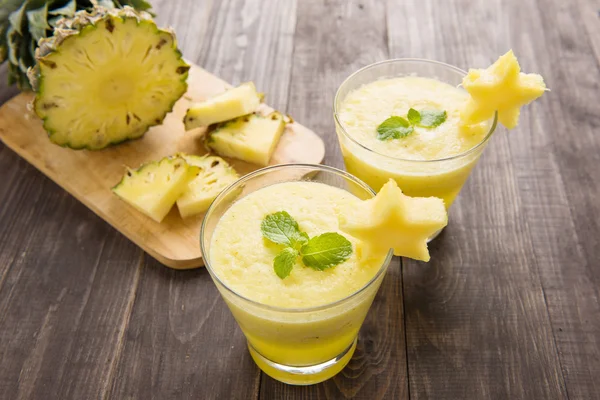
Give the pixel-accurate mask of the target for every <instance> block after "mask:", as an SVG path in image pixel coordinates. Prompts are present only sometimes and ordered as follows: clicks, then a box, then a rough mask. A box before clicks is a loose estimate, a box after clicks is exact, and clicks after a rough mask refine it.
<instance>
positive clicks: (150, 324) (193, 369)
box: [106, 257, 259, 399]
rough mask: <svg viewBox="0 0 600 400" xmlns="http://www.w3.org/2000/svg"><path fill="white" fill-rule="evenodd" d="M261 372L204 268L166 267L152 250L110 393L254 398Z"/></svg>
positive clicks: (146, 396)
mask: <svg viewBox="0 0 600 400" xmlns="http://www.w3.org/2000/svg"><path fill="white" fill-rule="evenodd" d="M258 379H259V373H258V370H257V368H256V367H255V366H254V364H253V361H252V359H251V357H250V354H249V353H248V350H247V349H246V344H245V340H244V338H243V334H242V333H241V331H240V330H239V328H238V327H237V325H236V323H235V321H234V319H233V317H232V316H231V313H230V312H229V310H228V309H227V306H226V305H225V304H224V303H223V301H222V299H221V297H220V295H219V293H218V291H217V289H216V287H215V286H214V284H213V283H212V281H211V278H210V276H209V274H208V272H207V271H206V270H205V269H199V270H194V271H185V272H184V271H171V270H169V269H167V268H164V267H163V266H162V265H160V264H159V263H158V262H157V261H155V260H154V259H152V258H150V257H145V258H144V267H143V270H142V275H141V278H140V284H139V290H138V292H137V294H136V299H135V304H134V306H133V311H132V317H131V319H130V321H129V322H128V328H127V335H125V337H124V338H123V351H122V354H121V355H120V357H119V359H118V360H117V366H116V369H115V371H114V373H113V376H112V382H111V385H110V387H109V388H107V392H106V393H107V396H108V398H144V399H153V398H156V399H165V398H202V399H224V398H236V399H237V398H239V399H242V398H248V399H250V398H254V397H256V394H257V391H258Z"/></svg>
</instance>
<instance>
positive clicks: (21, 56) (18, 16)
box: [0, 0, 152, 90]
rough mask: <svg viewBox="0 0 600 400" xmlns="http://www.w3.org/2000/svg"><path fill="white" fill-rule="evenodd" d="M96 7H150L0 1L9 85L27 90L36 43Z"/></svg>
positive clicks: (142, 5)
mask: <svg viewBox="0 0 600 400" xmlns="http://www.w3.org/2000/svg"><path fill="white" fill-rule="evenodd" d="M97 6H100V7H103V8H105V9H114V8H125V7H126V6H130V7H133V9H135V10H138V11H148V10H150V9H151V7H152V6H151V5H150V3H148V2H147V1H146V0H0V64H2V63H4V62H6V61H8V63H9V68H8V69H9V76H8V81H9V83H10V84H13V83H17V85H18V86H19V88H20V89H21V90H25V89H29V88H30V84H29V80H28V79H27V76H26V72H27V70H28V69H29V68H30V67H33V66H34V65H35V50H36V48H37V47H38V42H39V41H40V40H44V39H45V38H47V37H49V36H52V34H53V33H54V29H55V28H57V27H58V26H59V22H60V21H64V19H65V18H73V17H74V16H75V15H76V13H77V12H78V11H84V10H85V11H91V10H93V9H94V8H95V7H97ZM148 15H149V17H150V16H151V14H148Z"/></svg>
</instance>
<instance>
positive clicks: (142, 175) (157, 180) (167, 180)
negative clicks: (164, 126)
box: [112, 157, 200, 222]
mask: <svg viewBox="0 0 600 400" xmlns="http://www.w3.org/2000/svg"><path fill="white" fill-rule="evenodd" d="M199 173H200V168H198V167H196V166H190V165H188V163H186V161H185V160H184V159H183V158H181V157H165V158H163V159H162V160H160V161H157V162H151V163H148V164H144V165H142V166H141V167H139V168H138V169H136V170H131V169H130V170H128V171H127V173H126V174H125V176H124V177H123V179H122V180H121V182H119V183H118V184H117V185H116V186H115V187H113V189H112V191H113V192H114V193H115V194H116V195H117V196H119V197H120V198H121V199H122V200H124V201H125V202H126V203H128V204H130V205H131V206H133V207H135V208H136V209H137V210H138V211H140V212H142V213H144V214H146V215H147V216H149V217H150V218H152V219H153V220H155V221H156V222H161V221H162V220H163V218H164V217H165V216H166V215H167V214H168V213H169V210H171V207H173V205H174V204H175V201H176V200H177V199H178V198H179V196H181V194H182V193H183V192H185V190H186V189H187V186H188V183H189V182H190V181H191V180H192V179H194V177H196V176H197V175H198V174H199Z"/></svg>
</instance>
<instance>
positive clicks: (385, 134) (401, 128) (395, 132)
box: [377, 117, 414, 140]
mask: <svg viewBox="0 0 600 400" xmlns="http://www.w3.org/2000/svg"><path fill="white" fill-rule="evenodd" d="M413 130H414V129H413V127H412V126H410V124H409V123H408V121H407V120H406V119H404V118H402V117H389V118H388V119H386V120H385V121H383V122H382V123H381V124H380V125H379V126H378V127H377V139H379V140H390V139H400V138H402V137H405V136H407V135H409V134H410V133H412V131H413Z"/></svg>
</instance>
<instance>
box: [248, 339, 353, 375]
mask: <svg viewBox="0 0 600 400" xmlns="http://www.w3.org/2000/svg"><path fill="white" fill-rule="evenodd" d="M356 341H357V338H355V339H354V341H353V342H352V344H351V345H350V346H348V348H347V349H346V350H344V351H343V352H342V353H341V354H339V355H338V356H337V357H335V358H332V359H331V360H328V361H325V362H323V363H320V364H316V365H308V366H304V367H293V366H288V365H282V364H278V363H276V362H274V361H271V360H269V359H268V358H265V357H264V356H262V355H261V354H259V353H258V352H257V351H256V349H255V348H254V347H252V345H251V344H250V342H248V350H250V355H251V356H252V358H253V359H254V362H255V363H256V365H258V367H259V368H260V369H261V370H262V371H263V372H264V373H265V374H267V375H269V376H270V377H271V378H273V379H276V380H278V381H280V382H283V383H287V384H289V385H313V384H315V383H319V382H323V381H325V380H327V379H329V378H331V377H333V376H334V375H336V374H337V373H338V372H340V371H341V370H342V369H344V367H345V366H346V364H348V362H349V361H350V359H351V358H352V355H353V354H354V350H355V349H356Z"/></svg>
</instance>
